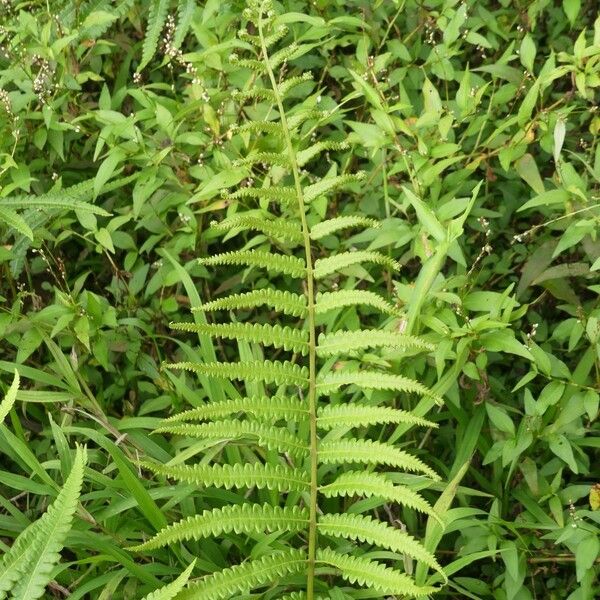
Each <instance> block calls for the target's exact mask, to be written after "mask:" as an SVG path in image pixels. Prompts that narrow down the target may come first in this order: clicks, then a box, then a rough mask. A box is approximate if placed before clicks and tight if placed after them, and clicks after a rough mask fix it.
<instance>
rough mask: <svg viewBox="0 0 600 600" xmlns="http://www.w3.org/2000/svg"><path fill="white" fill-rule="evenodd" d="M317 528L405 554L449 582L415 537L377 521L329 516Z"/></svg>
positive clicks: (327, 533) (352, 516)
mask: <svg viewBox="0 0 600 600" xmlns="http://www.w3.org/2000/svg"><path fill="white" fill-rule="evenodd" d="M317 527H318V529H319V531H320V532H321V533H323V534H325V535H330V536H333V537H341V538H344V539H347V540H354V541H359V542H366V543H368V544H373V545H375V546H379V547H380V548H386V549H388V550H392V551H393V552H400V553H401V554H406V555H408V556H411V557H412V558H414V559H416V560H418V561H421V562H422V563H423V564H426V565H427V566H428V567H431V568H432V569H434V570H435V571H437V572H438V573H441V574H442V575H443V576H444V578H446V575H445V573H444V571H443V570H442V567H440V565H439V563H438V562H437V560H436V559H435V556H433V554H431V552H429V551H428V550H426V549H425V548H424V547H423V545H422V544H420V543H419V542H418V541H417V540H416V539H415V538H414V537H412V536H411V535H409V534H408V533H405V532H404V531H401V530H400V529H394V528H393V527H390V526H389V525H386V524H385V523H382V522H381V521H376V520H374V519H373V518H372V517H369V516H363V515H353V514H326V515H321V516H320V517H319V522H318V524H317Z"/></svg>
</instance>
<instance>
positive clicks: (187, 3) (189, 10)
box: [173, 0, 197, 48]
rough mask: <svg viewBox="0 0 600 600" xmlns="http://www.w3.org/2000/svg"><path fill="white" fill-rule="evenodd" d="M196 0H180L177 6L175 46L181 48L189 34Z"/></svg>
mask: <svg viewBox="0 0 600 600" xmlns="http://www.w3.org/2000/svg"><path fill="white" fill-rule="evenodd" d="M196 6H197V3H196V0H179V6H178V8H177V16H178V19H177V27H176V28H175V33H174V34H173V47H174V48H181V45H182V44H183V40H185V36H186V35H187V34H188V31H189V30H190V27H191V25H192V21H193V20H194V12H195V10H196Z"/></svg>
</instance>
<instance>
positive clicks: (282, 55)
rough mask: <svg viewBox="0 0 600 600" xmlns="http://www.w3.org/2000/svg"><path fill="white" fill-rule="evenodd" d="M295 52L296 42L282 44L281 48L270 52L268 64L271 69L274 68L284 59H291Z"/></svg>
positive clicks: (296, 50)
mask: <svg viewBox="0 0 600 600" xmlns="http://www.w3.org/2000/svg"><path fill="white" fill-rule="evenodd" d="M296 52H298V44H296V42H292V43H291V44H289V45H288V46H284V47H283V48H281V50H278V51H277V52H275V53H274V54H272V55H271V56H270V58H269V65H270V66H271V69H276V68H277V67H278V66H279V65H280V64H282V63H283V62H285V61H286V60H290V59H292V57H293V56H294V54H295V53H296Z"/></svg>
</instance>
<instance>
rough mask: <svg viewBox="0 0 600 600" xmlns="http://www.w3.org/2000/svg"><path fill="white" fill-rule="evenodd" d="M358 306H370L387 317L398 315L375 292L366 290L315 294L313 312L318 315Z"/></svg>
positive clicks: (394, 309)
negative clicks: (315, 299) (387, 315)
mask: <svg viewBox="0 0 600 600" xmlns="http://www.w3.org/2000/svg"><path fill="white" fill-rule="evenodd" d="M358 305H365V306H371V307H373V308H376V309H378V310H379V311H381V312H382V313H386V314H389V315H397V314H398V309H396V308H395V307H394V306H392V305H391V304H390V303H389V302H387V301H386V300H384V299H383V298H382V297H381V296H379V295H378V294H376V293H375V292H370V291H368V290H339V291H337V292H325V293H320V294H317V302H316V305H315V311H316V313H317V314H319V315H320V314H323V313H326V312H328V311H330V310H337V309H339V308H345V307H347V306H358Z"/></svg>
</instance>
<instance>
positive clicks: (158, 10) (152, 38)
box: [137, 0, 170, 72]
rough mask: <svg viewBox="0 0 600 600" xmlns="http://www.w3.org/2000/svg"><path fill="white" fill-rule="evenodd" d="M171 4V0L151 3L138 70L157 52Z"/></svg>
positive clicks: (158, 0)
mask: <svg viewBox="0 0 600 600" xmlns="http://www.w3.org/2000/svg"><path fill="white" fill-rule="evenodd" d="M169 4H170V2H169V0H152V2H151V3H150V12H149V13H148V25H147V26H146V35H145V37H144V43H143V46H142V60H141V62H140V64H139V66H138V68H137V70H138V72H140V71H141V70H142V69H144V68H145V67H146V66H147V65H148V63H149V62H150V61H151V60H152V59H153V58H154V55H155V54H156V48H157V47H158V40H159V38H160V34H161V33H162V30H163V27H164V25H165V21H166V20H167V11H168V10H169Z"/></svg>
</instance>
